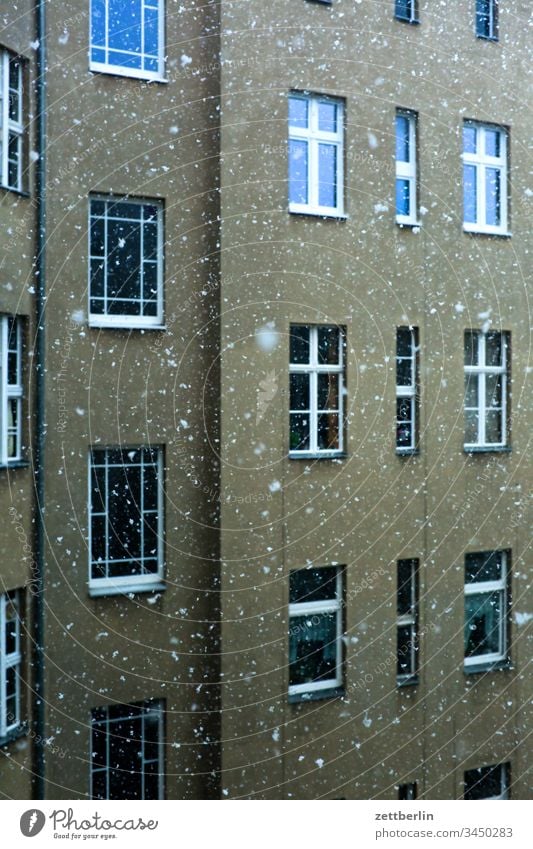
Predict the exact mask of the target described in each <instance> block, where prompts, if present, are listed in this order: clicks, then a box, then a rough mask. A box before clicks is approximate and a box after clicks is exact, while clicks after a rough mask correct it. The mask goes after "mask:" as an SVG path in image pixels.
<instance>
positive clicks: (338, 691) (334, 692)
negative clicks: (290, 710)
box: [288, 687, 345, 705]
mask: <svg viewBox="0 0 533 849" xmlns="http://www.w3.org/2000/svg"><path fill="white" fill-rule="evenodd" d="M344 693H345V690H344V687H331V689H324V690H309V691H308V692H307V693H289V696H288V698H289V704H290V705H296V704H302V703H303V704H305V703H306V702H319V701H324V700H325V699H338V698H340V697H341V696H344Z"/></svg>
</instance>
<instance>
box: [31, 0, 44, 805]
mask: <svg viewBox="0 0 533 849" xmlns="http://www.w3.org/2000/svg"><path fill="white" fill-rule="evenodd" d="M35 11H36V19H37V20H36V24H37V40H38V48H37V81H36V85H37V91H36V99H37V137H38V138H37V150H38V153H39V159H38V160H37V169H36V171H37V173H36V202H37V257H36V276H37V281H36V287H35V290H36V296H35V308H36V319H37V326H36V330H35V429H36V432H35V443H34V452H33V475H34V487H35V540H34V542H35V565H34V569H35V573H36V574H35V575H34V584H33V586H34V595H33V601H34V605H33V623H34V663H35V672H34V687H35V705H34V707H35V715H34V728H35V733H36V735H38V736H37V737H36V738H35V739H36V740H38V741H39V742H38V743H37V744H34V746H33V758H34V761H33V772H34V776H35V784H34V793H35V798H36V799H43V798H44V794H45V782H44V772H45V763H44V744H43V742H42V741H44V738H45V701H44V660H45V653H44V546H45V529H44V449H45V396H44V389H45V374H46V363H45V335H44V334H45V321H44V318H45V305H46V288H45V282H46V281H45V273H46V0H36V6H35Z"/></svg>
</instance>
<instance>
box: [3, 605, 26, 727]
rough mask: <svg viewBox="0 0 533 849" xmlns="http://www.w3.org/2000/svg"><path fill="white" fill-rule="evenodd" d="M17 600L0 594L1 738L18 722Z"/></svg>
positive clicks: (18, 653)
mask: <svg viewBox="0 0 533 849" xmlns="http://www.w3.org/2000/svg"><path fill="white" fill-rule="evenodd" d="M19 607H20V600H19V593H18V592H16V591H15V592H9V593H3V594H2V595H0V739H1V738H3V737H6V736H7V735H8V734H9V732H10V731H14V730H15V729H16V728H18V726H19V725H20V677H19V676H20V664H21V661H22V655H21V650H20V612H19Z"/></svg>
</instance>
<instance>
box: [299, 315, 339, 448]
mask: <svg viewBox="0 0 533 849" xmlns="http://www.w3.org/2000/svg"><path fill="white" fill-rule="evenodd" d="M289 370H290V375H289V377H290V454H291V455H294V456H298V455H309V454H312V455H315V456H335V455H336V454H341V453H342V451H343V442H344V436H343V429H344V428H343V409H344V333H343V331H342V330H341V328H339V327H335V326H331V325H315V326H309V325H299V324H293V325H291V336H290V367H289Z"/></svg>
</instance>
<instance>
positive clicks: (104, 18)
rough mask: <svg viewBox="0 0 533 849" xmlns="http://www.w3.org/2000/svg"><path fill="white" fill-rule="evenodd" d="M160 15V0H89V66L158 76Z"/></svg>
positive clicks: (142, 76) (161, 51)
mask: <svg viewBox="0 0 533 849" xmlns="http://www.w3.org/2000/svg"><path fill="white" fill-rule="evenodd" d="M164 16H165V8H164V0H91V56H90V68H91V70H93V71H104V72H107V73H112V74H121V75H124V76H129V77H138V78H140V79H146V80H160V79H162V78H163V74H164V34H165V30H164V27H165V17H164Z"/></svg>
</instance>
